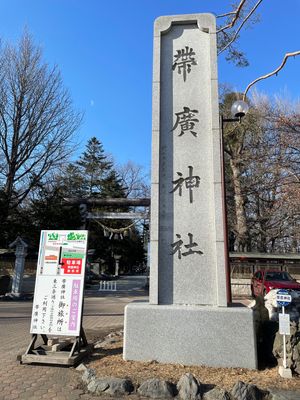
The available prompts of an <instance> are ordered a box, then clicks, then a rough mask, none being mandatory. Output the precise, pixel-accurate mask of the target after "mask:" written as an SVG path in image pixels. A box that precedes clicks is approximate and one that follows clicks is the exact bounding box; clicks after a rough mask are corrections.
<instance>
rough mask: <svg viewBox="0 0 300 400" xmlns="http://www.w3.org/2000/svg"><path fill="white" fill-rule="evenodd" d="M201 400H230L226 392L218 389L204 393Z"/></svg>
mask: <svg viewBox="0 0 300 400" xmlns="http://www.w3.org/2000/svg"><path fill="white" fill-rule="evenodd" d="M202 399H203V400H231V397H230V394H229V393H228V392H226V390H224V389H221V388H219V387H215V388H213V389H211V390H210V391H209V392H206V393H204V395H203V397H202Z"/></svg>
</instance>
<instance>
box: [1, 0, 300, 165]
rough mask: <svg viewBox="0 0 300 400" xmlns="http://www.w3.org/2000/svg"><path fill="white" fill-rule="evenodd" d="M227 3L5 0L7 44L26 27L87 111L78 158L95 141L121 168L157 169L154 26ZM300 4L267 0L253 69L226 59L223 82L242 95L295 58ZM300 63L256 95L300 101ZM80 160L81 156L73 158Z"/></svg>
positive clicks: (249, 38)
mask: <svg viewBox="0 0 300 400" xmlns="http://www.w3.org/2000/svg"><path fill="white" fill-rule="evenodd" d="M230 3H231V1H229V0H228V1H225V0H223V1H221V0H110V1H104V0H84V1H83V0H42V1H41V0H18V1H17V0H1V1H0V37H1V38H2V40H4V41H5V40H9V41H15V40H17V39H18V37H19V36H20V35H21V33H22V30H23V29H24V26H27V28H28V30H29V31H30V32H31V34H32V35H33V37H34V39H35V41H36V42H37V43H38V44H40V45H41V46H42V48H43V51H44V59H45V60H46V61H47V62H48V63H49V64H50V65H53V64H57V65H58V66H59V69H60V70H61V72H62V76H63V80H64V83H65V86H66V87H68V89H69V90H70V92H71V95H72V98H73V100H74V106H75V107H76V108H77V109H79V110H82V111H84V113H85V115H84V121H83V123H82V126H81V128H80V130H79V131H78V133H77V141H78V142H79V143H80V148H79V152H80V151H82V150H83V149H84V146H85V144H86V142H87V140H88V139H89V138H90V137H92V136H96V137H98V139H99V140H100V141H101V142H102V143H103V145H104V149H105V151H106V152H108V153H111V154H112V155H113V157H114V159H115V161H116V162H117V163H125V162H126V161H128V160H131V161H134V162H135V163H137V164H140V165H143V166H145V168H146V170H147V169H150V159H151V96H152V94H151V86H152V41H153V38H152V37H153V22H154V20H155V18H156V17H158V16H160V15H174V14H191V13H202V12H212V13H214V14H219V13H223V12H226V11H228V10H229V4H230ZM299 15H300V1H299V0H296V1H295V0H285V1H284V2H282V1H281V0H272V1H267V0H264V1H263V3H262V6H261V8H260V16H261V21H260V23H259V24H256V25H255V26H254V27H253V28H252V29H247V30H245V31H242V34H241V39H240V40H239V43H240V47H241V49H242V50H244V51H245V52H246V55H247V57H248V60H249V62H250V66H249V67H247V68H244V69H241V68H237V67H235V66H234V65H233V64H229V63H228V62H226V61H225V57H224V56H220V57H219V82H220V83H225V82H226V83H228V84H230V85H231V86H232V87H233V88H234V89H236V90H241V91H243V90H244V89H245V87H246V86H247V84H248V83H249V82H250V81H252V80H253V79H255V78H257V77H258V76H261V75H263V74H265V73H267V72H270V71H272V70H273V69H275V68H276V67H277V66H278V65H279V64H280V63H281V61H282V58H283V56H284V54H285V53H286V52H287V51H288V52H291V51H296V50H300V34H299V33H300V32H299V29H300V28H299ZM299 72H300V56H298V58H295V59H289V60H288V62H287V65H286V67H285V69H284V70H282V71H281V72H280V74H279V75H278V77H273V78H270V79H268V80H265V81H262V82H261V83H259V84H258V85H256V88H257V89H258V90H261V91H263V92H265V93H267V94H270V95H273V94H276V93H282V92H283V91H286V92H287V93H289V95H290V97H291V98H292V99H295V100H297V99H299V98H300V84H299ZM74 156H76V154H74Z"/></svg>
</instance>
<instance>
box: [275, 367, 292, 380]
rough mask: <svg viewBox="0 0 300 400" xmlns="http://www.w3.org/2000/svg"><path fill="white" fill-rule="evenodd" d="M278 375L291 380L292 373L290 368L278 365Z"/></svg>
mask: <svg viewBox="0 0 300 400" xmlns="http://www.w3.org/2000/svg"><path fill="white" fill-rule="evenodd" d="M278 373H279V375H280V376H281V377H282V378H288V379H292V377H293V376H292V371H291V369H290V368H284V367H283V366H282V365H280V367H279V369H278Z"/></svg>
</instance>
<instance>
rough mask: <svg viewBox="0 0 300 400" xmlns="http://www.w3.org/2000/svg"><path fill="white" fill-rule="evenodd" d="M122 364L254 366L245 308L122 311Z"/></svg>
mask: <svg viewBox="0 0 300 400" xmlns="http://www.w3.org/2000/svg"><path fill="white" fill-rule="evenodd" d="M124 334H125V342H124V352H123V357H124V359H125V360H135V361H151V360H156V361H158V362H161V363H173V364H183V365H206V366H211V367H240V368H251V369H255V368H257V353H256V338H255V331H254V321H253V313H252V310H250V309H248V308H247V307H242V306H238V307H237V306H234V307H224V308H223V307H211V306H183V305H182V306H181V305H149V304H148V303H131V304H129V305H128V306H127V307H126V308H125V332H124Z"/></svg>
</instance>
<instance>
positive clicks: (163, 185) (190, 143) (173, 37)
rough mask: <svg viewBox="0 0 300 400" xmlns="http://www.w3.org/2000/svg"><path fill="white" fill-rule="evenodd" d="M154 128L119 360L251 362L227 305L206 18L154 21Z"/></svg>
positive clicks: (245, 338) (236, 316)
mask: <svg viewBox="0 0 300 400" xmlns="http://www.w3.org/2000/svg"><path fill="white" fill-rule="evenodd" d="M152 129H153V131H152V193H151V238H150V239H151V242H150V243H151V260H150V299H149V304H145V303H140V304H139V303H134V304H130V305H129V306H127V308H126V311H125V345H124V358H125V359H126V360H153V359H154V360H156V361H160V362H171V363H180V364H186V365H201V364H203V365H208V366H231V367H245V368H256V366H257V360H256V342H255V333H254V322H253V314H252V311H251V310H249V309H248V308H246V307H229V306H228V304H227V303H228V294H227V287H228V282H227V281H226V277H227V274H226V263H225V246H224V240H225V239H226V238H225V237H224V210H223V194H222V176H221V155H220V134H221V133H220V127H219V104H218V81H217V60H216V25H215V17H214V16H213V15H211V14H196V15H181V16H168V17H160V18H158V19H157V20H156V23H155V32H154V80H153V127H152Z"/></svg>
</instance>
